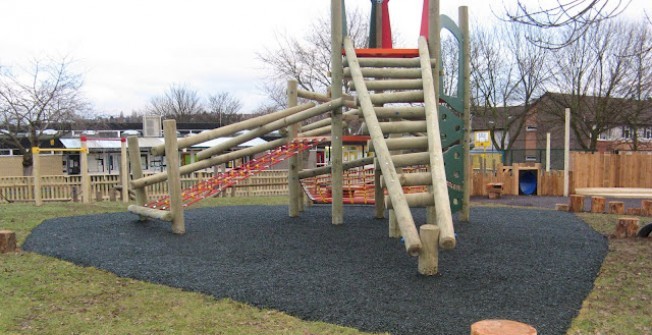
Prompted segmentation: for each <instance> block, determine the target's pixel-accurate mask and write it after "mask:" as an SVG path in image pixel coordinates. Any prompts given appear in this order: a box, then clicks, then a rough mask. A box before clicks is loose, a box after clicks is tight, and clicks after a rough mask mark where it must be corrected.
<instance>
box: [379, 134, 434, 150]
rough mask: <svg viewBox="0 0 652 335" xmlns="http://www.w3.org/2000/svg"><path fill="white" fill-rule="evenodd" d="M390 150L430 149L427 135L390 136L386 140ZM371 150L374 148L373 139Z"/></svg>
mask: <svg viewBox="0 0 652 335" xmlns="http://www.w3.org/2000/svg"><path fill="white" fill-rule="evenodd" d="M385 142H386V143H387V148H388V149H389V150H425V149H428V137H427V136H411V137H397V138H388V139H386V140H385ZM368 145H369V151H373V150H374V143H373V141H369V143H368Z"/></svg>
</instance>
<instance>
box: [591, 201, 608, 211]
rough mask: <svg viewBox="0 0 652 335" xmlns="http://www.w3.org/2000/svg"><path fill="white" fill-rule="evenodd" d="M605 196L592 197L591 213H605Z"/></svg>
mask: <svg viewBox="0 0 652 335" xmlns="http://www.w3.org/2000/svg"><path fill="white" fill-rule="evenodd" d="M605 204H606V198H605V197H591V213H604V209H605Z"/></svg>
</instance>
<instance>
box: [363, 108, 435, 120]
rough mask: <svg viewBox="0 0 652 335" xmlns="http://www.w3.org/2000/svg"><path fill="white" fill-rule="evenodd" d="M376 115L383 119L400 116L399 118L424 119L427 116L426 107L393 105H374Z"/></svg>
mask: <svg viewBox="0 0 652 335" xmlns="http://www.w3.org/2000/svg"><path fill="white" fill-rule="evenodd" d="M374 111H375V112H376V116H377V117H378V118H381V119H387V118H399V119H410V120H411V119H424V118H425V117H426V112H425V107H418V106H409V107H408V106H393V107H374Z"/></svg>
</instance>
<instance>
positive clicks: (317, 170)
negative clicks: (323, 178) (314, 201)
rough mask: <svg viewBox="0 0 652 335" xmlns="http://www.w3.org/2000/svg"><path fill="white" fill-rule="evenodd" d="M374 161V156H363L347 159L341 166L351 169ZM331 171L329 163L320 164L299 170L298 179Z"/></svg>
mask: <svg viewBox="0 0 652 335" xmlns="http://www.w3.org/2000/svg"><path fill="white" fill-rule="evenodd" d="M373 163H374V158H373V157H365V158H359V159H355V160H352V161H348V162H345V163H342V168H343V169H344V170H349V169H353V168H356V167H361V166H365V165H369V164H373ZM330 172H331V166H330V165H325V166H320V167H318V168H314V169H306V170H303V171H301V172H299V179H305V178H311V177H316V176H320V175H323V174H327V173H330Z"/></svg>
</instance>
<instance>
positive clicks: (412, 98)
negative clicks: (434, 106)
mask: <svg viewBox="0 0 652 335" xmlns="http://www.w3.org/2000/svg"><path fill="white" fill-rule="evenodd" d="M370 98H371V102H372V103H373V104H375V105H382V104H388V103H407V102H423V91H420V90H418V91H402V92H389V93H377V94H371V95H370Z"/></svg>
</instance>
